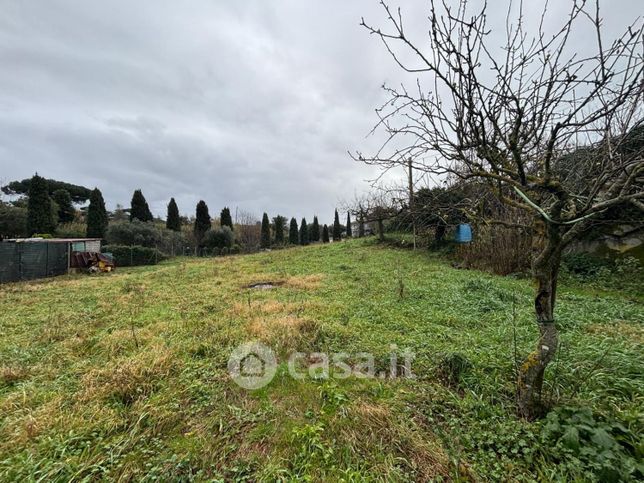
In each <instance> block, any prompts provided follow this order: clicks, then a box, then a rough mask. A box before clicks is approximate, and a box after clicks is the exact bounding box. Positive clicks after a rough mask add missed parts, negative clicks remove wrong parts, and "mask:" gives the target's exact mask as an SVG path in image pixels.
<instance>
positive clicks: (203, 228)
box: [194, 200, 212, 248]
mask: <svg viewBox="0 0 644 483" xmlns="http://www.w3.org/2000/svg"><path fill="white" fill-rule="evenodd" d="M211 228H212V225H211V224H210V213H209V212H208V205H207V204H206V202H205V201H204V200H201V201H199V203H197V212H196V217H195V227H194V234H195V240H196V242H197V246H198V247H199V248H202V247H203V240H204V236H205V235H206V232H207V231H208V230H210V229H211Z"/></svg>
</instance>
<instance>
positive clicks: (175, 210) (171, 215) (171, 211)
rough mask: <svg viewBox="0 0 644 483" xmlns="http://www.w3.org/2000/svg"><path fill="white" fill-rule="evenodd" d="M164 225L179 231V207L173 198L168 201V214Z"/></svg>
mask: <svg viewBox="0 0 644 483" xmlns="http://www.w3.org/2000/svg"><path fill="white" fill-rule="evenodd" d="M165 227H166V228H167V229H168V230H173V231H181V217H180V216H179V207H178V206H177V202H176V201H174V198H170V203H168V216H167V218H166V220H165Z"/></svg>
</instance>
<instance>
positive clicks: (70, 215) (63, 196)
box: [51, 189, 76, 223]
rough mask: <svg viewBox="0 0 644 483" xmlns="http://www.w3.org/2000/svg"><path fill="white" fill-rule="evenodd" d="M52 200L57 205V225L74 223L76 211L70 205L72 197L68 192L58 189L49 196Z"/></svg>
mask: <svg viewBox="0 0 644 483" xmlns="http://www.w3.org/2000/svg"><path fill="white" fill-rule="evenodd" d="M51 197H52V200H53V201H54V203H56V205H58V223H69V222H72V221H74V217H75V216H76V210H75V209H74V205H73V204H72V195H70V194H69V191H67V190H64V189H60V190H56V191H54V192H53V193H52V195H51Z"/></svg>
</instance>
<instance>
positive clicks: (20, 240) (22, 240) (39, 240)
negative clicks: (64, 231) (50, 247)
mask: <svg viewBox="0 0 644 483" xmlns="http://www.w3.org/2000/svg"><path fill="white" fill-rule="evenodd" d="M100 240H102V238H11V239H8V240H2V241H3V242H13V243H43V242H47V243H75V242H87V241H100Z"/></svg>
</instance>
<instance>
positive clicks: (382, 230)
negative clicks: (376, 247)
mask: <svg viewBox="0 0 644 483" xmlns="http://www.w3.org/2000/svg"><path fill="white" fill-rule="evenodd" d="M378 238H379V239H380V241H385V227H384V225H383V222H382V218H378Z"/></svg>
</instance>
